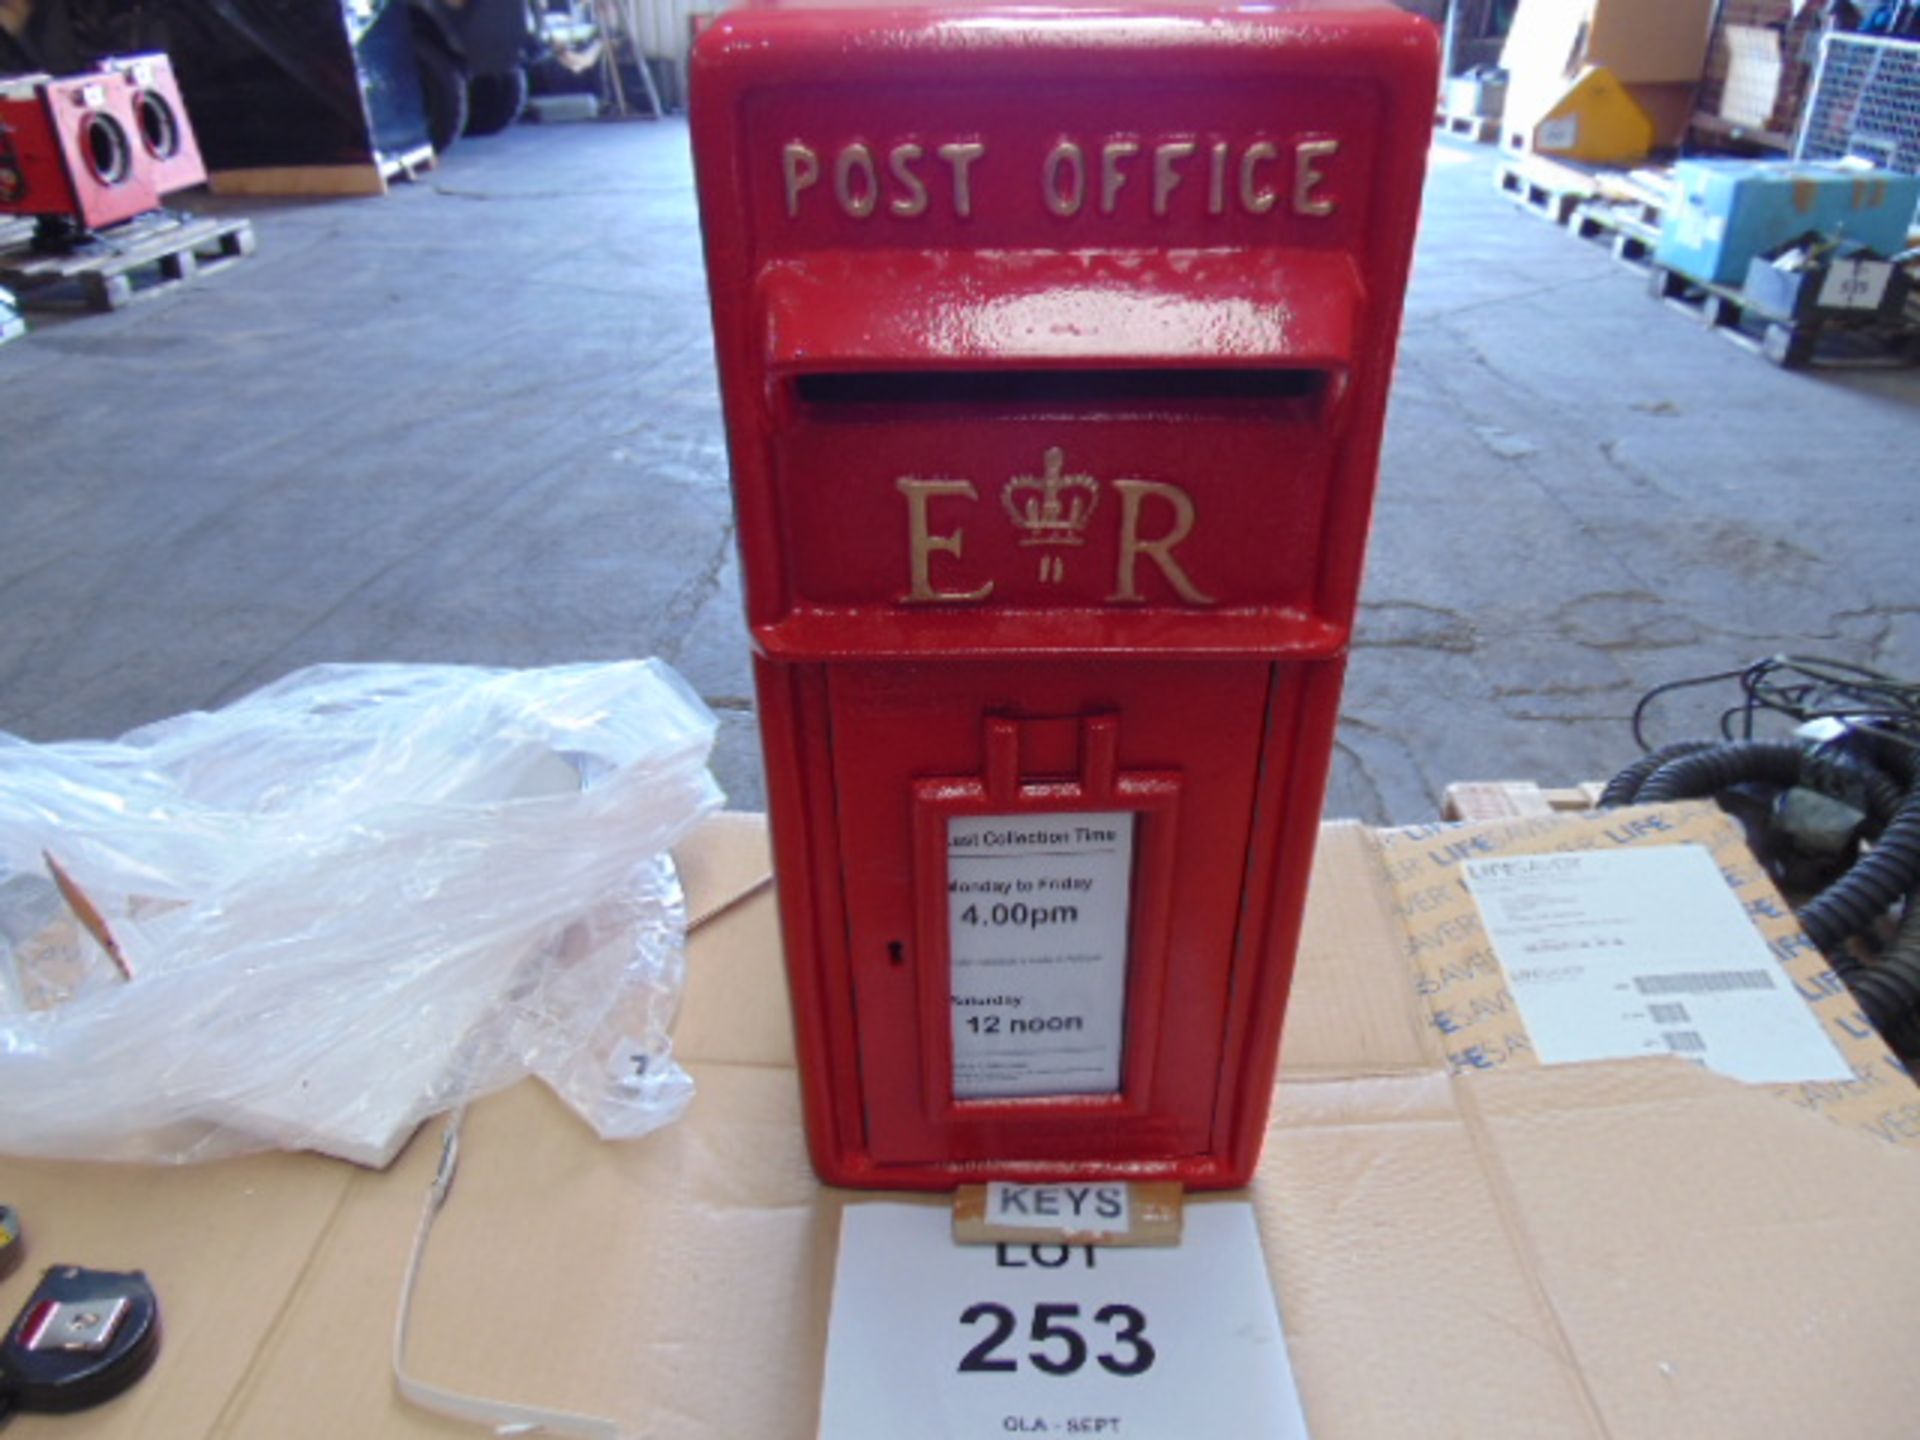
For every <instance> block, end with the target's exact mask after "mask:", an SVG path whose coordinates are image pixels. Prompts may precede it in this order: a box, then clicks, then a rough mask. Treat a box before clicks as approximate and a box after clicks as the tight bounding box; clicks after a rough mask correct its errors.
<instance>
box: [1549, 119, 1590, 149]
mask: <svg viewBox="0 0 1920 1440" xmlns="http://www.w3.org/2000/svg"><path fill="white" fill-rule="evenodd" d="M1579 143H1580V117H1579V116H1577V115H1563V116H1561V117H1560V118H1559V119H1558V120H1548V121H1546V122H1544V123H1543V124H1542V125H1541V126H1540V134H1539V144H1540V148H1541V149H1542V150H1571V149H1572V148H1573V147H1574V146H1575V145H1577V144H1579Z"/></svg>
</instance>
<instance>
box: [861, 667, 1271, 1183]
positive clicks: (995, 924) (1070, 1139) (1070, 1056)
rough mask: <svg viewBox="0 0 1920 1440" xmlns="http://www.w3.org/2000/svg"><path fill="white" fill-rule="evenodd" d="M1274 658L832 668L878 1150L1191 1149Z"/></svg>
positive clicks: (1224, 980)
mask: <svg viewBox="0 0 1920 1440" xmlns="http://www.w3.org/2000/svg"><path fill="white" fill-rule="evenodd" d="M1275 673H1276V671H1275V669H1274V667H1272V666H1270V665H1266V664H1262V663H1259V662H1253V661H1234V662H1230V661H1185V660H1173V661H1162V662H1153V663H1135V664H1131V665H1126V666H1115V665H1113V664H1112V663H1110V662H1106V663H1101V662H1097V661H1085V662H1037V663H1036V662H1024V663H1012V664H1007V663H988V662H982V663H977V664H953V663H950V662H949V663H946V664H939V665H929V664H915V663H905V664H884V663H878V664H843V665H835V666H831V667H829V668H828V672H827V690H828V704H829V711H830V715H831V722H832V730H833V755H834V779H835V790H836V800H837V808H838V814H839V817H840V819H839V827H840V837H839V840H840V852H841V857H842V864H843V873H844V876H845V885H846V915H847V924H848V942H849V949H850V961H851V972H852V977H853V986H854V1004H855V1023H856V1026H857V1031H858V1045H859V1054H860V1065H861V1074H862V1090H863V1092H864V1095H865V1116H864V1120H865V1124H866V1129H867V1143H868V1146H869V1149H870V1152H871V1155H872V1158H873V1159H874V1160H875V1161H876V1162H877V1163H880V1164H904V1163H913V1162H921V1161H930V1160H942V1161H961V1162H964V1161H966V1160H969V1159H989V1158H991V1159H997V1160H1010V1161H1018V1160H1022V1159H1028V1160H1045V1161H1055V1162H1071V1161H1073V1160H1075V1159H1078V1158H1092V1157H1101V1158H1104V1159H1107V1160H1112V1159H1115V1158H1118V1157H1124V1156H1127V1155H1129V1154H1135V1155H1139V1156H1142V1157H1149V1156H1150V1157H1153V1158H1156V1159H1161V1160H1164V1159H1167V1158H1169V1157H1177V1156H1180V1155H1191V1154H1198V1153H1202V1152H1204V1151H1206V1150H1207V1149H1208V1148H1209V1145H1210V1141H1211V1127H1212V1124H1213V1119H1214V1114H1215V1102H1216V1099H1217V1089H1218V1085H1219V1081H1220V1071H1221V1066H1220V1060H1221V1053H1220V1052H1221V1046H1222V1043H1223V1035H1224V1033H1225V1030H1226V1011H1227V1004H1228V994H1229V987H1230V985H1231V983H1232V967H1233V960H1234V952H1235V939H1236V935H1235V931H1236V924H1237V918H1238V915H1239V911H1240V903H1239V897H1240V895H1241V893H1242V889H1243V885H1244V883H1245V878H1246V877H1245V875H1244V873H1243V871H1244V867H1245V865H1246V862H1247V856H1248V853H1249V838H1250V831H1251V827H1252V824H1253V803H1254V794H1255V790H1256V780H1257V778H1258V771H1259V766H1260V761H1261V740H1262V735H1263V732H1264V730H1265V728H1266V725H1267V720H1268V715H1269V709H1270V702H1271V690H1272V682H1273V676H1274V675H1275Z"/></svg>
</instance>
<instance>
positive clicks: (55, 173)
mask: <svg viewBox="0 0 1920 1440" xmlns="http://www.w3.org/2000/svg"><path fill="white" fill-rule="evenodd" d="M139 134H140V120H139V116H138V114H137V112H136V110H135V105H134V89H133V86H132V85H131V84H130V83H129V82H128V81H127V79H126V77H125V76H123V75H117V74H93V75H76V76H72V77H70V78H67V79H64V80H56V79H54V78H53V77H51V76H48V75H32V76H25V77H22V78H20V79H17V80H8V81H0V211H10V212H12V213H14V214H17V215H54V216H68V217H71V218H73V219H74V220H76V221H78V223H79V224H80V225H82V226H84V227H85V228H86V229H89V230H92V229H97V228H99V227H100V226H103V225H112V224H114V223H116V222H118V221H121V220H129V219H132V218H133V217H134V216H135V215H139V214H143V213H144V212H146V211H148V210H151V209H153V208H154V207H155V206H157V205H159V203H160V192H159V190H158V189H157V188H156V187H155V184H154V175H153V172H152V170H151V168H150V167H149V166H148V165H147V163H146V152H145V150H144V148H143V147H142V146H141V142H140V140H139V138H138V137H139Z"/></svg>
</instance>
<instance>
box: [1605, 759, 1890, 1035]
mask: <svg viewBox="0 0 1920 1440" xmlns="http://www.w3.org/2000/svg"><path fill="white" fill-rule="evenodd" d="M1848 742H1849V743H1850V744H1851V745H1852V746H1853V747H1854V748H1852V749H1837V748H1835V747H1833V746H1831V745H1825V744H1814V743H1811V742H1802V741H1798V740H1729V741H1727V742H1725V743H1723V744H1707V743H1704V742H1695V741H1690V742H1685V743H1683V744H1680V745H1669V746H1667V747H1665V748H1664V749H1661V750H1657V751H1655V752H1653V753H1652V754H1651V755H1647V756H1643V757H1642V758H1641V759H1640V760H1638V761H1636V762H1635V763H1634V764H1632V765H1629V766H1628V767H1627V768H1626V769H1625V770H1623V771H1621V772H1620V774H1618V775H1616V776H1615V777H1614V778H1613V779H1612V780H1611V781H1610V782H1609V783H1608V785H1607V787H1606V789H1605V790H1604V791H1603V792H1602V794H1601V800H1600V803H1601V805H1602V806H1603V807H1604V808H1608V809H1611V808H1614V807H1616V806H1620V805H1648V804H1654V803H1657V802H1662V801H1669V800H1694V799H1706V798H1708V797H1713V796H1718V795H1720V794H1722V793H1724V792H1725V791H1727V790H1729V789H1731V788H1732V787H1734V786H1736V785H1742V784H1750V783H1753V782H1759V783H1761V784H1766V785H1773V786H1779V787H1787V786H1794V785H1800V786H1805V787H1806V788H1808V789H1811V790H1817V791H1819V792H1820V793H1821V794H1823V795H1829V796H1832V797H1833V798H1835V799H1838V800H1843V801H1845V802H1846V803H1848V804H1850V805H1853V806H1855V807H1857V808H1859V809H1860V810H1862V811H1863V812H1864V813H1865V814H1866V815H1867V817H1868V821H1869V825H1868V834H1869V836H1870V837H1871V840H1872V845H1871V848H1870V849H1868V851H1867V852H1866V853H1865V854H1864V855H1862V856H1861V857H1860V858H1859V859H1858V860H1856V861H1855V862H1854V863H1853V865H1852V866H1851V867H1850V868H1849V869H1848V870H1847V872H1846V874H1844V875H1842V876H1841V877H1840V878H1839V879H1838V880H1836V881H1834V882H1833V883H1832V884H1831V885H1829V886H1828V887H1827V888H1826V889H1825V890H1823V891H1821V892H1820V894H1818V895H1817V896H1815V897H1814V898H1813V899H1812V900H1810V901H1808V902H1807V903H1806V904H1805V905H1803V906H1802V907H1801V908H1800V911H1799V919H1800V926H1801V928H1802V929H1803V930H1805V931H1806V932H1807V938H1808V939H1809V940H1811V941H1813V943H1814V944H1815V945H1817V946H1819V947H1820V949H1821V951H1822V952H1823V953H1824V954H1825V955H1826V956H1827V958H1828V959H1829V960H1830V961H1831V962H1832V963H1833V968H1834V973H1835V974H1837V975H1839V976H1840V977H1841V979H1842V980H1844V981H1845V982H1846V984H1847V987H1848V988H1849V989H1850V990H1851V991H1852V992H1853V995H1854V998H1855V999H1856V1000H1857V1001H1859V1003H1860V1008H1861V1011H1862V1012H1863V1013H1864V1014H1865V1015H1866V1017H1867V1018H1868V1019H1869V1020H1870V1021H1872V1022H1873V1025H1874V1027H1875V1028H1876V1029H1877V1030H1879V1032H1880V1034H1881V1038H1883V1039H1884V1040H1885V1041H1886V1042H1887V1045H1888V1047H1889V1048H1890V1049H1891V1050H1893V1052H1894V1053H1895V1054H1897V1055H1899V1056H1900V1057H1901V1059H1903V1060H1907V1061H1914V1060H1920V783H1917V782H1920V766H1916V764H1915V761H1914V757H1913V752H1912V751H1911V750H1910V749H1909V748H1907V747H1905V746H1902V745H1899V744H1895V743H1886V742H1884V741H1878V740H1877V739H1876V737H1874V736H1873V735H1872V732H1871V731H1865V730H1856V731H1853V732H1851V734H1850V735H1849V737H1848ZM1859 750H1868V751H1871V756H1872V758H1868V757H1867V756H1866V755H1863V754H1860V753H1857V751H1859ZM1900 902H1904V904H1905V912H1904V914H1903V916H1902V918H1901V921H1900V925H1899V929H1898V930H1897V931H1896V933H1895V935H1894V939H1893V941H1892V943H1891V944H1889V945H1888V946H1887V948H1886V949H1885V950H1884V951H1883V952H1882V953H1881V954H1880V956H1879V958H1878V959H1877V960H1875V961H1873V962H1872V963H1864V962H1862V961H1861V960H1859V959H1858V958H1857V957H1856V956H1855V954H1854V953H1853V952H1852V951H1851V950H1849V949H1848V947H1847V942H1848V940H1850V939H1852V938H1853V937H1855V936H1860V935H1864V934H1866V933H1867V932H1868V931H1869V930H1870V929H1871V927H1872V926H1873V925H1874V924H1875V922H1877V921H1878V920H1879V919H1880V917H1881V916H1883V915H1885V914H1886V913H1887V911H1888V910H1889V909H1891V908H1892V907H1893V906H1894V905H1895V904H1896V903H1900Z"/></svg>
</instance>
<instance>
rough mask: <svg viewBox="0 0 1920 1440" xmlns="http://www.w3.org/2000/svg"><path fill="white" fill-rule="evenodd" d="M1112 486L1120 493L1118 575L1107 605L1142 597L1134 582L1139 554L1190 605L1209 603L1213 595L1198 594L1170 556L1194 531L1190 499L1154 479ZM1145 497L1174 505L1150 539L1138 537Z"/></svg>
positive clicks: (1211, 601)
mask: <svg viewBox="0 0 1920 1440" xmlns="http://www.w3.org/2000/svg"><path fill="white" fill-rule="evenodd" d="M1113 488H1114V489H1116V490H1118V491H1119V492H1120V574H1119V580H1118V582H1117V588H1116V589H1115V590H1114V592H1113V594H1111V595H1109V596H1108V597H1107V600H1108V602H1109V603H1110V604H1112V603H1118V602H1120V601H1131V602H1133V603H1135V604H1138V603H1140V602H1141V601H1142V600H1144V599H1145V597H1144V596H1142V595H1141V593H1140V587H1139V585H1138V584H1137V583H1136V574H1135V572H1136V571H1137V570H1138V568H1139V561H1140V557H1141V556H1142V555H1144V556H1146V557H1147V558H1148V559H1149V560H1151V561H1153V563H1154V564H1156V565H1158V566H1159V567H1160V573H1161V574H1162V575H1164V576H1165V577H1166V581H1167V583H1168V584H1169V585H1171V586H1172V587H1173V589H1174V593H1175V594H1177V595H1179V597H1180V598H1181V599H1182V600H1184V601H1186V602H1187V603H1188V604H1189V605H1211V604H1213V603H1214V601H1213V598H1212V597H1211V596H1209V595H1204V594H1202V593H1201V591H1200V589H1199V587H1198V586H1196V585H1195V584H1194V583H1193V581H1192V580H1190V579H1188V578H1187V572H1186V571H1184V570H1182V569H1181V568H1180V562H1179V561H1178V560H1176V559H1174V558H1173V547H1174V546H1176V545H1178V544H1179V543H1180V542H1181V541H1182V540H1185V539H1186V538H1187V536H1189V535H1190V534H1192V533H1193V522H1194V519H1195V514H1194V509H1193V499H1192V497H1190V496H1189V495H1188V494H1187V492H1186V491H1184V490H1182V489H1180V487H1179V486H1177V485H1162V484H1160V483H1159V482H1158V481H1155V480H1115V481H1114V482H1113ZM1148 496H1152V497H1153V498H1154V499H1156V500H1164V501H1166V502H1167V504H1169V505H1171V506H1172V507H1173V524H1172V525H1171V526H1169V527H1168V528H1167V531H1166V533H1165V534H1163V535H1160V536H1159V537H1157V538H1155V539H1152V540H1143V539H1141V538H1140V505H1141V502H1142V501H1143V500H1145V499H1146V498H1147V497H1148Z"/></svg>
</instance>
